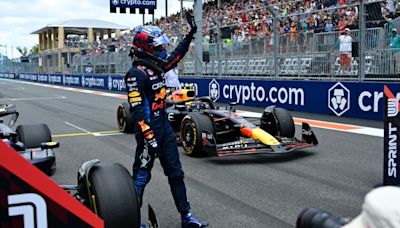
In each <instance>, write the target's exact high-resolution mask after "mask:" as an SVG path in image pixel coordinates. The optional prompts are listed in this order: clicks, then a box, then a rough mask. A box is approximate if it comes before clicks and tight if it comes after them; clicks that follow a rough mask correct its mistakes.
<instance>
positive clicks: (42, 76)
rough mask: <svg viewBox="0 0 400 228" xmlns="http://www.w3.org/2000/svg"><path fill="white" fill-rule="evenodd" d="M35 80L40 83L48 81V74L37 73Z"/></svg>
mask: <svg viewBox="0 0 400 228" xmlns="http://www.w3.org/2000/svg"><path fill="white" fill-rule="evenodd" d="M37 81H38V82H41V83H49V75H48V74H39V75H38V78H37Z"/></svg>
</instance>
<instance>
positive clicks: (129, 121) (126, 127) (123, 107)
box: [117, 102, 135, 133]
mask: <svg viewBox="0 0 400 228" xmlns="http://www.w3.org/2000/svg"><path fill="white" fill-rule="evenodd" d="M117 125H118V130H119V131H120V132H124V133H133V131H134V129H135V125H134V121H133V116H132V114H131V112H130V105H129V104H128V103H126V102H124V103H121V104H119V105H118V109H117Z"/></svg>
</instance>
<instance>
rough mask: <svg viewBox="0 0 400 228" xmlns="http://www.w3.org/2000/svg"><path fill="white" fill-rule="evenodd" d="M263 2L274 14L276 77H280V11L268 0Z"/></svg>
mask: <svg viewBox="0 0 400 228" xmlns="http://www.w3.org/2000/svg"><path fill="white" fill-rule="evenodd" d="M263 3H264V5H265V7H266V8H267V10H268V11H269V12H270V13H271V14H272V16H273V26H274V33H273V35H274V79H275V80H276V79H278V77H279V64H278V53H279V37H278V36H279V33H278V13H277V11H276V10H275V9H274V7H273V6H271V5H270V4H269V3H268V1H267V0H263Z"/></svg>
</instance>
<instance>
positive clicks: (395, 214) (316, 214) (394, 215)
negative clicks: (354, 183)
mask: <svg viewBox="0 0 400 228" xmlns="http://www.w3.org/2000/svg"><path fill="white" fill-rule="evenodd" d="M296 227H297V228H340V227H342V228H399V227H400V188H399V187H394V186H384V187H380V188H376V189H374V190H372V191H370V192H369V193H368V194H367V195H366V196H365V198H364V203H363V205H362V211H361V214H360V215H358V216H357V217H356V218H355V219H353V220H350V219H348V218H339V217H336V216H334V215H332V214H330V213H328V212H325V211H322V210H318V209H315V208H307V209H305V210H303V211H302V212H301V213H300V215H299V217H298V219H297V223H296Z"/></svg>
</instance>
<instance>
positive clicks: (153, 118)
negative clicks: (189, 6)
mask: <svg viewBox="0 0 400 228" xmlns="http://www.w3.org/2000/svg"><path fill="white" fill-rule="evenodd" d="M192 39H193V35H192V34H190V33H189V34H188V35H186V37H185V38H184V39H183V40H182V41H181V42H180V43H179V45H178V46H177V47H176V49H175V50H174V51H173V52H172V53H171V54H170V55H169V56H168V57H167V60H166V61H165V62H162V63H160V62H155V61H154V59H150V58H146V57H144V58H142V59H136V60H135V61H133V63H132V67H131V69H130V70H129V71H128V73H127V74H126V75H125V83H126V86H127V90H128V101H129V103H130V105H131V113H132V116H133V118H134V122H135V124H136V126H135V137H136V143H137V147H136V154H135V161H134V164H133V179H134V182H135V187H136V190H137V193H138V195H139V198H140V201H142V197H143V191H144V188H145V186H146V184H147V183H148V182H149V181H150V177H151V169H152V167H153V163H154V159H155V157H156V156H158V158H159V159H160V163H161V166H162V167H163V169H164V174H165V175H166V176H167V177H168V182H169V185H170V188H171V192H172V195H173V198H174V201H175V205H176V207H177V209H178V211H179V212H180V213H181V214H184V213H187V212H189V210H190V205H189V202H188V200H187V196H186V187H185V183H184V181H183V177H184V173H183V170H182V165H181V162H180V160H179V153H178V148H177V144H176V138H175V132H174V131H173V129H172V127H171V125H170V123H169V121H168V117H167V114H166V113H165V110H164V107H165V97H166V86H165V81H164V72H167V71H169V70H170V69H172V68H174V67H176V65H177V64H178V62H179V61H180V60H181V59H182V58H183V56H184V55H185V54H186V52H187V51H188V48H189V45H190V42H191V40H192Z"/></svg>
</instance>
